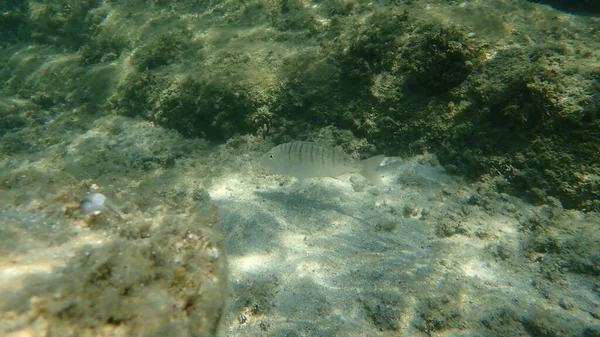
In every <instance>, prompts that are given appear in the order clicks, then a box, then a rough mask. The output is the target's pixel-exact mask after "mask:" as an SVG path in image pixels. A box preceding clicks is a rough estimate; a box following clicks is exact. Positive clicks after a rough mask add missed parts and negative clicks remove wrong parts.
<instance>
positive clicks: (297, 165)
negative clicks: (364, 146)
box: [260, 142, 384, 184]
mask: <svg viewBox="0 0 600 337" xmlns="http://www.w3.org/2000/svg"><path fill="white" fill-rule="evenodd" d="M383 158H384V156H383V155H378V156H375V157H372V158H369V159H365V160H362V161H355V160H352V159H351V158H350V157H349V156H348V155H346V154H345V153H344V152H342V151H339V150H336V149H334V148H331V147H328V146H323V145H319V144H316V143H310V142H290V143H284V144H280V145H277V146H275V147H274V148H272V149H271V150H270V151H269V152H267V153H265V154H264V155H263V156H262V157H261V158H260V162H261V164H262V165H263V166H264V167H266V168H268V169H270V170H271V171H273V172H276V173H280V174H284V175H289V176H294V177H297V178H299V179H304V178H308V177H338V176H341V175H342V174H347V173H360V174H361V175H362V176H363V177H365V178H366V179H368V180H369V181H370V182H371V183H373V184H379V183H381V177H380V176H379V175H378V174H377V171H376V170H377V167H378V166H379V164H381V162H382V161H383Z"/></svg>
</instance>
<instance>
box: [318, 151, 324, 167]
mask: <svg viewBox="0 0 600 337" xmlns="http://www.w3.org/2000/svg"><path fill="white" fill-rule="evenodd" d="M319 150H321V162H322V163H323V165H325V148H324V147H322V146H319Z"/></svg>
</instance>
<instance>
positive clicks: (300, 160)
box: [298, 142, 304, 163]
mask: <svg viewBox="0 0 600 337" xmlns="http://www.w3.org/2000/svg"><path fill="white" fill-rule="evenodd" d="M303 147H304V142H302V143H300V150H298V163H302V148H303Z"/></svg>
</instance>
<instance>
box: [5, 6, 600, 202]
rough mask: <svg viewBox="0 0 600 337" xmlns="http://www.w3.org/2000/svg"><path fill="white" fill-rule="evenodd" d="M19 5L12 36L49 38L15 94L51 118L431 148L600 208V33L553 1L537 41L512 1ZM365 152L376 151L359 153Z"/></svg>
mask: <svg viewBox="0 0 600 337" xmlns="http://www.w3.org/2000/svg"><path fill="white" fill-rule="evenodd" d="M5 3H6V8H7V11H5V14H4V16H3V17H2V20H0V25H1V26H2V27H3V29H2V34H5V37H6V39H5V40H4V41H5V43H7V42H8V41H23V42H26V41H29V42H35V43H39V44H44V45H45V46H46V47H43V48H42V47H37V48H36V49H37V50H35V49H34V50H30V51H26V50H23V51H22V52H21V53H19V56H18V57H15V58H13V59H12V60H7V63H6V64H5V70H4V73H5V74H6V76H7V88H8V90H9V91H10V92H12V93H17V94H18V95H20V96H21V97H23V98H25V99H31V101H32V102H34V103H36V104H38V105H40V106H42V107H44V108H45V109H49V108H52V107H56V106H59V105H67V106H68V105H73V106H83V107H85V110H88V111H83V110H82V113H83V114H95V113H99V112H101V113H105V114H120V115H125V116H132V117H133V116H140V117H142V118H145V119H147V120H149V121H152V122H154V123H156V124H159V125H163V126H165V127H169V128H172V129H174V130H177V131H178V132H180V133H181V134H183V135H185V136H186V137H202V138H205V139H208V140H211V141H217V142H221V141H224V140H226V139H229V138H230V137H232V136H235V135H243V134H258V135H262V136H267V137H270V138H272V139H273V140H274V141H275V142H276V143H281V142H284V141H289V140H293V139H306V140H308V139H311V138H314V137H315V136H316V135H318V134H319V133H321V132H322V131H323V130H330V131H332V132H333V135H334V137H333V139H332V141H333V143H334V144H338V145H342V146H347V148H345V150H347V151H348V152H350V153H355V154H360V155H361V156H363V157H366V156H367V155H373V154H375V153H376V152H381V153H386V154H398V155H411V154H418V153H426V152H431V153H435V154H437V155H438V156H439V158H440V159H441V161H442V163H443V164H444V165H445V166H446V167H447V168H448V169H449V170H450V171H452V172H455V173H459V174H462V175H464V176H467V177H469V178H475V179H476V178H479V177H481V176H483V175H492V176H497V177H501V178H502V179H499V180H498V183H499V185H498V188H499V190H501V191H504V192H509V193H513V194H515V195H519V196H522V197H526V198H528V199H529V200H530V201H531V202H534V203H545V202H546V199H547V197H548V196H552V197H556V198H558V199H559V200H560V201H561V203H562V204H563V206H565V207H567V208H574V209H580V210H584V211H591V210H599V209H600V205H599V202H598V197H599V196H598V184H599V176H600V175H599V171H598V170H599V168H598V160H597V152H598V147H597V144H598V142H599V141H600V135H599V133H600V131H598V130H600V128H599V125H598V123H599V122H598V110H599V104H598V103H597V100H595V99H594V97H595V96H597V95H598V91H599V90H600V88H599V87H598V85H597V76H598V73H599V72H600V70H599V69H598V64H597V63H596V62H594V60H595V59H596V58H597V56H598V55H597V53H598V50H599V48H598V45H597V41H598V39H597V35H598V31H597V30H594V29H587V28H586V27H585V22H582V23H581V24H580V25H579V26H571V27H567V26H565V25H564V24H563V23H561V22H560V21H556V20H553V19H552V15H553V14H552V13H551V10H550V9H548V10H547V11H543V10H539V9H537V8H538V7H536V10H537V12H535V15H536V16H537V17H536V21H535V22H539V25H540V26H541V27H539V29H536V30H535V31H533V30H532V31H531V32H530V33H529V34H530V36H525V35H523V34H516V35H511V34H510V29H509V28H507V27H509V26H510V25H517V21H518V20H517V19H516V18H517V17H518V15H520V13H519V12H518V11H519V8H518V7H517V5H516V4H515V5H514V7H512V8H511V7H510V6H509V7H508V8H505V10H507V11H508V12H510V11H511V10H512V11H513V16H514V17H515V19H514V20H513V19H511V16H510V15H508V16H506V18H505V19H504V21H502V20H503V19H501V18H493V17H489V16H487V15H485V17H486V18H485V19H483V17H484V14H483V13H481V14H482V15H480V17H482V19H481V20H482V22H477V21H473V20H469V21H467V22H464V24H462V25H461V24H460V23H459V20H458V19H457V20H455V23H453V22H452V21H444V20H442V19H437V18H436V17H429V18H426V14H424V13H423V12H422V10H421V7H419V6H416V5H415V4H414V3H412V2H410V1H389V2H382V3H381V4H378V5H376V6H374V5H372V4H369V3H366V2H362V1H334V2H328V3H322V4H318V5H316V6H313V7H306V6H304V5H303V4H302V3H300V2H297V1H288V0H286V1H275V2H268V1H251V2H244V4H243V5H239V4H237V5H236V4H235V2H225V3H223V4H221V5H220V7H219V8H220V9H219V13H220V14H218V15H217V14H215V13H213V14H206V13H204V12H203V11H204V10H206V8H207V6H209V5H208V4H204V3H202V4H201V3H196V2H189V3H188V2H178V3H177V4H175V3H169V2H160V1H154V2H151V3H150V4H149V6H147V4H146V2H145V1H123V2H119V1H109V2H101V1H84V2H80V1H64V2H61V1H56V2H50V3H47V2H42V1H26V2H9V1H7V2H5ZM519 5H524V4H523V3H519ZM436 6H442V7H443V6H444V5H441V4H436ZM482 6H483V5H482ZM490 6H491V5H490ZM532 6H533V5H532ZM443 8H444V9H443V11H447V15H449V16H451V15H456V16H457V18H460V17H461V15H466V13H468V14H469V15H475V16H477V14H478V13H479V12H478V11H481V12H483V11H485V6H483V7H478V8H472V9H471V8H470V7H466V8H465V9H461V8H460V7H456V6H451V5H446V7H443ZM532 8H533V7H532ZM539 8H541V9H543V7H539ZM142 9H143V11H142ZM146 10H147V11H148V13H155V14H154V16H152V19H148V17H147V16H146V15H145V14H143V13H144V11H146ZM443 11H440V13H442V12H443ZM468 11H472V12H468ZM452 13H454V14H452ZM424 15H425V16H424ZM582 20H583V19H582ZM225 27H226V28H225ZM250 27H269V29H263V28H254V29H251V28H250ZM515 27H516V26H515ZM516 28H517V29H521V27H516ZM538 32H539V33H538ZM575 36H577V37H578V38H574V37H575ZM532 39H535V41H536V43H535V44H532V43H529V42H528V41H531V40H532ZM515 46H518V47H515ZM57 48H63V49H64V50H66V51H67V52H68V54H67V55H69V56H62V57H61V58H59V57H58V53H60V49H57ZM33 54H35V55H37V56H35V57H31V55H33ZM25 59H26V60H27V62H23V61H24V60H25ZM73 61H77V64H78V66H73V65H72V64H73ZM66 62H69V64H71V65H70V66H68V67H65V64H66ZM40 67H43V68H40ZM117 74H118V76H117ZM59 83H60V85H58V84H59ZM5 115H6V119H5V122H4V123H3V124H4V125H3V128H4V130H7V131H10V130H11V128H14V127H15V126H18V125H24V124H27V123H30V121H28V120H27V117H26V113H24V112H23V111H22V110H11V109H8V111H7V112H6V114H5ZM347 131H350V133H347ZM327 132H329V131H327ZM11 137H15V135H11V134H10V132H9V135H7V138H8V142H9V143H11V142H12V143H13V144H14V146H17V143H18V142H15V141H12V140H10V139H12V138H11ZM357 142H358V143H363V144H368V145H363V146H361V147H359V148H356V147H354V148H349V145H344V144H356V143H357ZM8 150H9V149H6V150H5V151H8Z"/></svg>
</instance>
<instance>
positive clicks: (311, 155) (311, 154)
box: [310, 143, 315, 165]
mask: <svg viewBox="0 0 600 337" xmlns="http://www.w3.org/2000/svg"><path fill="white" fill-rule="evenodd" d="M314 149H315V144H313V143H310V164H311V165H313V164H314V162H315V160H314V159H313V150H314Z"/></svg>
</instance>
